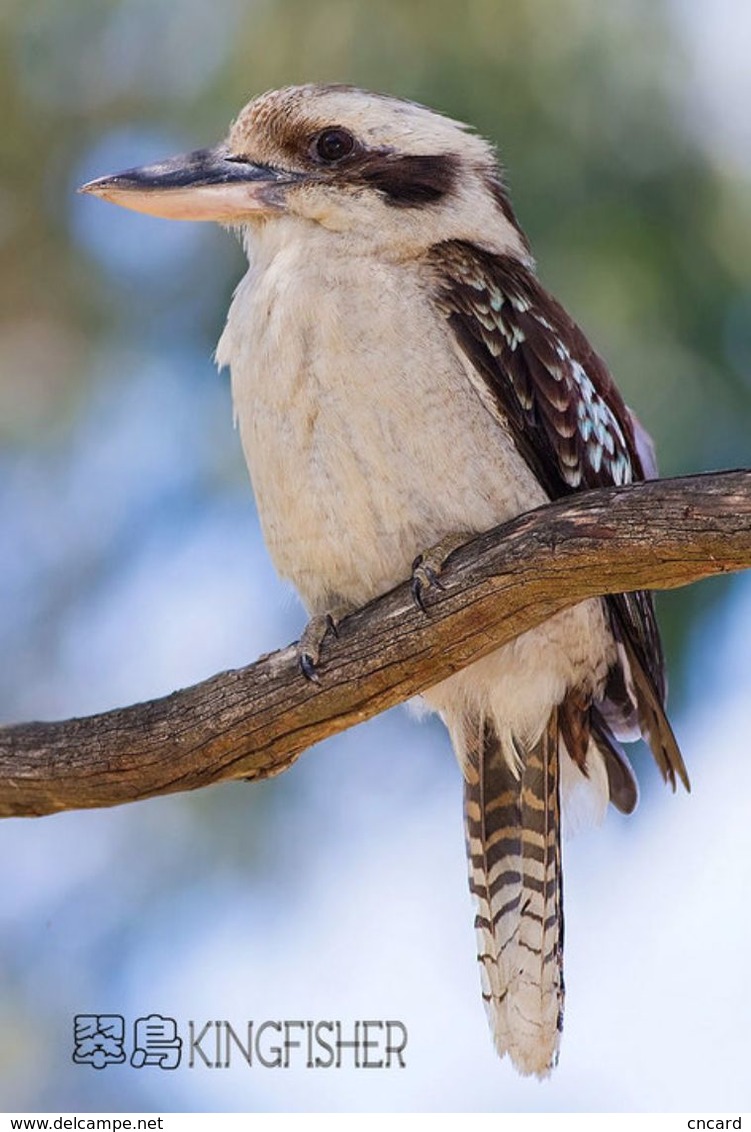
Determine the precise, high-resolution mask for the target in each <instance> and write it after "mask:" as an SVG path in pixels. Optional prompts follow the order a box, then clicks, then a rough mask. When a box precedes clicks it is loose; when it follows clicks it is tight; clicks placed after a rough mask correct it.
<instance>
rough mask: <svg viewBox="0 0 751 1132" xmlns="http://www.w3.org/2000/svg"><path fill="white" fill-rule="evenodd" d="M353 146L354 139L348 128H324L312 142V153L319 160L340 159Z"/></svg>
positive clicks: (348, 153) (346, 154)
mask: <svg viewBox="0 0 751 1132" xmlns="http://www.w3.org/2000/svg"><path fill="white" fill-rule="evenodd" d="M354 148H355V139H354V138H353V137H352V134H351V133H350V132H349V130H342V129H332V130H324V131H323V133H321V134H319V135H318V137H317V138H316V139H315V141H314V143H313V153H314V154H315V156H316V157H317V158H318V159H319V160H320V161H326V162H333V161H341V159H342V158H343V157H349V155H350V154H351V153H352V151H353V150H354Z"/></svg>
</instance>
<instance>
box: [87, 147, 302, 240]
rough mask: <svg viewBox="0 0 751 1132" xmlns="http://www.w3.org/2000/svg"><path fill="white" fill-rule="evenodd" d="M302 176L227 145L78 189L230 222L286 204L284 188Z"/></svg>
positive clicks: (181, 216) (167, 212)
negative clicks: (245, 157)
mask: <svg viewBox="0 0 751 1132" xmlns="http://www.w3.org/2000/svg"><path fill="white" fill-rule="evenodd" d="M301 179H302V174H299V173H292V172H289V171H286V170H278V169H272V168H271V167H270V166H268V165H254V164H252V163H251V162H249V161H245V160H243V159H242V158H239V157H233V156H232V155H231V154H230V153H229V152H228V150H227V148H226V147H225V146H215V147H214V148H213V149H196V150H194V151H193V152H192V153H185V154H181V155H180V156H179V157H171V158H168V159H167V160H166V161H157V162H156V164H154V165H141V166H139V167H138V168H136V169H126V170H125V172H124V173H115V174H114V175H113V176H111V177H99V178H97V180H95V181H89V182H88V184H86V185H82V186H81V188H80V189H79V190H78V191H79V192H80V193H91V194H92V195H93V196H97V197H101V198H102V200H108V201H111V202H112V203H113V204H119V205H122V206H123V208H132V209H134V210H135V211H136V212H146V213H148V214H149V215H150V216H163V217H165V219H167V220H217V221H220V222H224V223H227V222H231V221H237V220H242V219H243V217H249V216H251V215H256V216H257V215H258V214H259V213H268V212H279V211H280V210H282V209H283V208H284V195H285V193H284V190H285V187H288V186H290V185H292V184H295V183H296V182H298V181H299V180H301Z"/></svg>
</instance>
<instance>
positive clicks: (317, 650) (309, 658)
mask: <svg viewBox="0 0 751 1132" xmlns="http://www.w3.org/2000/svg"><path fill="white" fill-rule="evenodd" d="M344 612H346V611H342V613H339V611H337V614H334V613H325V614H323V615H322V616H317V617H311V619H310V621H309V622H308V624H307V625H306V626H305V628H304V629H303V632H302V636H301V637H300V640H299V641H298V644H297V663H298V665H299V668H300V671H301V673H302V674H303V676H304V677H305V679H306V680H309V681H310V682H311V684H320V683H321V677H320V676H319V675H318V662H319V660H320V659H321V648H322V647H323V642H324V641H325V639H326V635H327V633H332V634H333V636H335V637H337V638H338V637H339V621H340V620H341V617H342V616H343V615H344Z"/></svg>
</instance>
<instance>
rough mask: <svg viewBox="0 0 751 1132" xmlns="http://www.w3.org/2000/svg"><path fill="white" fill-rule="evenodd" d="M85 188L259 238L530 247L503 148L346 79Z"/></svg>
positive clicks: (272, 98) (259, 104) (300, 91)
mask: <svg viewBox="0 0 751 1132" xmlns="http://www.w3.org/2000/svg"><path fill="white" fill-rule="evenodd" d="M81 191H82V192H86V193H92V194H93V195H95V196H99V197H102V198H103V199H104V200H109V201H112V202H113V203H115V204H119V205H123V206H124V207H126V208H132V209H135V210H136V211H139V212H146V213H150V214H151V215H153V216H162V217H166V218H168V219H175V220H215V221H218V222H219V223H222V224H228V225H232V226H240V227H241V228H243V229H245V231H246V233H247V235H249V236H250V237H251V242H252V237H253V234H254V233H255V234H258V233H259V231H260V230H267V229H268V228H269V227H270V226H276V227H278V226H279V221H280V220H284V221H285V223H284V224H283V225H282V227H283V228H284V230H285V232H289V231H292V232H293V233H296V234H297V235H298V236H299V235H300V233H301V228H300V226H301V225H302V226H304V227H305V226H307V228H308V230H310V226H311V225H312V226H315V227H316V229H318V230H321V229H323V230H326V231H328V232H333V233H341V234H346V236H347V238H348V239H349V240H350V241H356V242H357V243H364V244H366V245H368V244H370V245H372V246H376V247H379V248H382V249H385V250H387V251H391V252H392V253H393V254H395V255H399V254H400V253H401V254H407V255H409V254H414V253H415V252H419V251H420V250H422V249H423V248H425V247H428V246H430V245H431V244H433V243H436V242H439V241H440V240H446V239H467V240H472V241H475V242H480V243H482V244H484V245H485V246H490V247H491V248H492V249H493V250H499V251H515V252H517V254H519V255H522V256H526V254H527V249H526V243H525V240H524V236H523V235H522V233H521V231H520V229H519V226H518V224H517V222H516V219H515V217H514V214H513V210H512V208H511V204H510V201H509V198H508V196H507V194H506V191H505V188H504V185H503V181H502V177H501V173H500V170H499V167H498V163H497V160H496V157H495V154H494V152H493V149H492V147H491V146H490V145H489V144H488V143H487V142H486V141H484V140H483V139H481V138H479V137H477V136H476V135H474V134H472V133H471V132H469V131H468V130H467V127H465V126H464V125H462V124H461V123H459V122H455V121H453V120H452V119H450V118H446V117H444V116H443V115H441V114H438V113H436V112H435V111H432V110H429V109H428V108H427V107H425V106H420V105H418V104H416V103H414V102H408V101H404V100H402V99H398V98H392V97H388V96H385V95H379V94H370V93H368V92H366V91H362V90H358V89H356V88H352V87H345V86H330V85H307V86H299V87H286V88H284V89H282V90H276V91H270V92H268V93H267V94H263V95H261V96H260V97H259V98H256V99H254V100H253V101H252V102H250V103H249V104H248V105H247V106H246V107H245V108H244V110H243V111H242V112H241V113H240V115H239V117H238V118H237V120H236V121H235V123H234V124H233V126H232V128H231V129H230V132H229V136H228V137H227V139H226V141H224V142H223V143H221V144H220V145H218V146H215V147H213V148H211V149H202V150H196V151H194V152H193V153H189V154H184V155H181V156H179V157H174V158H169V159H167V160H165V161H160V162H157V163H156V164H153V165H145V166H141V167H139V168H135V169H128V170H126V171H125V172H123V173H117V174H115V175H113V176H107V177H100V178H98V179H97V180H95V181H91V182H89V183H88V184H87V185H84V186H83V188H82V190H81Z"/></svg>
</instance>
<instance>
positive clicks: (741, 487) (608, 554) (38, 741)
mask: <svg viewBox="0 0 751 1132" xmlns="http://www.w3.org/2000/svg"><path fill="white" fill-rule="evenodd" d="M748 566H751V471H736V472H722V473H717V474H711V475H704V476H691V477H686V478H682V479H675V480H653V481H651V482H648V483H641V484H635V485H632V486H629V487H625V488H610V489H604V490H598V491H593V492H587V493H581V494H576V495H574V496H571V497H569V498H567V499H564V500H562V501H559V502H557V503H553V504H550V505H548V506H546V507H542V508H540V509H538V510H537V511H534V512H530V513H528V514H526V515H523V516H520V517H519V518H518V519H516V520H514V521H513V522H511V523H507V524H504V525H503V526H501V527H498V528H496V529H495V530H493V531H490V532H488V533H487V534H484V535H481V536H479V537H478V538H475V539H473V540H472V541H471V542H470V543H468V544H467V545H466V546H464V547H462V548H461V549H460V550H458V551H456V552H455V553H454V554H453V555H452V556H451V558H450V560H449V563H448V564H447V566H446V569H445V571H444V573H443V575H442V577H441V584H442V586H443V588H442V589H438V588H436V587H433V588H432V589H431V590H430V591H429V592H428V593H427V595H426V598H425V600H426V604H427V614H426V613H423V612H422V611H421V610H419V609H418V608H417V607H416V605H415V603H414V601H413V599H412V596H411V592H410V585H409V582H405V583H404V584H403V585H401V586H399V587H397V588H396V589H395V590H392V591H391V592H390V593H388V594H385V595H384V596H382V597H379V598H377V599H376V600H375V601H372V602H370V603H369V604H368V605H367V606H366V607H364V608H363V609H361V610H359V611H358V612H356V613H354V614H352V616H350V617H347V618H346V619H345V620H344V621H342V622H341V624H340V626H339V636H338V638H335V637H333V636H331V635H329V636H328V637H327V639H326V641H325V644H324V649H323V655H322V660H321V664H320V667H319V676H320V680H319V682H317V683H311V682H309V681H307V680H305V679H304V678H303V677H302V675H301V673H300V671H299V668H298V664H297V658H296V653H295V649H294V646H289V647H288V648H285V649H282V650H281V651H279V652H276V653H274V654H273V655H271V656H264V657H261V658H260V659H259V660H257V661H256V662H255V663H254V664H251V665H248V666H247V667H246V668H240V669H236V670H233V671H230V672H223V673H220V674H219V675H217V676H213V677H212V678H211V679H209V680H205V681H203V682H202V683H200V684H197V685H195V686H194V687H191V688H186V689H183V690H182V691H179V692H174V693H173V694H172V695H170V696H166V697H164V698H162V699H157V700H151V701H148V702H146V703H141V704H134V705H132V706H130V707H126V708H119V709H117V710H114V711H108V712H104V713H102V714H100V715H94V716H89V717H86V718H84V719H70V720H66V721H64V722H56V723H23V724H18V725H16V726H11V727H6V728H2V729H0V816H3V817H9V816H23V815H27V816H30V815H40V814H49V813H54V812H57V811H59V810H69V809H77V808H84V807H93V806H113V805H117V804H119V803H122V802H132V801H135V800H137V799H140V798H149V797H153V796H154V795H159V794H167V793H172V792H176V791H181V790H194V789H196V788H198V787H200V786H207V785H209V784H210V783H215V782H221V781H224V780H227V779H236V778H250V779H256V778H268V777H270V776H272V775H275V774H279V773H280V772H281V771H283V770H286V769H287V767H289V766H290V765H291V764H292V763H293V762H294V761H295V759H296V758H297V757H298V755H300V754H301V752H302V751H304V750H305V749H306V748H307V747H310V746H311V745H312V744H313V743H316V742H318V741H319V740H321V739H324V738H326V737H327V736H329V735H334V734H336V733H337V732H339V731H342V730H344V729H345V728H347V727H351V726H352V725H353V724H355V723H359V722H360V721H361V720H364V719H368V718H369V717H370V716H372V715H375V714H376V713H377V712H380V711H383V710H384V709H385V708H388V707H390V706H392V705H393V704H396V703H398V702H399V701H401V700H406V699H408V698H409V697H410V696H413V695H415V694H416V693H418V692H420V691H422V690H423V689H424V688H427V687H429V686H430V685H431V684H435V683H437V682H438V681H439V680H442V679H444V678H445V677H446V676H449V675H451V673H453V672H455V671H457V670H458V669H460V668H462V667H464V666H465V665H467V664H469V663H471V662H472V661H473V660H477V659H478V658H479V657H481V656H483V655H484V654H485V653H488V652H490V651H492V650H493V649H495V648H498V646H499V645H502V644H505V643H506V642H507V641H509V640H512V639H513V638H514V637H516V636H518V635H519V634H520V633H523V632H525V631H526V630H528V629H531V628H533V627H534V626H536V625H539V624H540V623H541V622H542V621H544V620H546V619H547V618H548V617H550V616H551V615H552V614H554V613H556V612H557V611H558V610H560V609H563V608H564V607H566V606H568V605H573V604H575V603H576V602H578V601H581V600H583V599H584V598H588V597H594V596H597V595H600V594H605V593H615V592H620V591H624V590H634V589H672V588H674V587H677V586H683V585H687V584H688V583H690V582H695V581H697V580H699V579H700V578H705V577H708V576H710V575H712V574H720V573H726V572H729V571H734V570H740V569H743V568H745V567H748ZM739 678H742V674H739Z"/></svg>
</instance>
